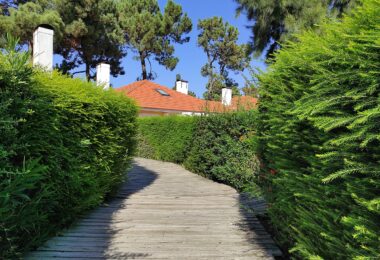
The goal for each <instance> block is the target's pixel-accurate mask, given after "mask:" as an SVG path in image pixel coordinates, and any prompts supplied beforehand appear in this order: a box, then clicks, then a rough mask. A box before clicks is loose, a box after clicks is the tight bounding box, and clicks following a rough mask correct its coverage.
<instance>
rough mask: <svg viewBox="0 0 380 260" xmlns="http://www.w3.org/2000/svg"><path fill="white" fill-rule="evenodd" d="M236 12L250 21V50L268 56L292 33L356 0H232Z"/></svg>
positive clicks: (333, 15)
mask: <svg viewBox="0 0 380 260" xmlns="http://www.w3.org/2000/svg"><path fill="white" fill-rule="evenodd" d="M235 1H236V2H237V3H238V8H237V14H238V15H239V14H241V13H244V14H246V15H247V18H248V19H249V20H250V21H252V22H253V25H252V34H253V38H252V39H253V41H252V43H251V48H252V50H253V51H254V52H255V53H256V54H257V55H261V54H262V53H265V54H266V56H267V57H270V56H271V55H272V54H273V52H275V51H276V50H277V49H279V48H280V46H281V44H282V43H284V42H285V41H287V40H289V39H291V40H294V39H295V38H294V36H292V35H294V34H295V33H298V32H300V31H302V30H304V29H307V28H317V27H316V25H318V24H320V23H321V22H322V20H323V19H324V18H325V17H340V16H341V15H342V13H343V12H345V11H346V10H348V9H350V8H351V7H352V6H353V4H354V3H355V2H358V1H357V0H298V1H294V0H235Z"/></svg>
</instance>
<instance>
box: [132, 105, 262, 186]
mask: <svg viewBox="0 0 380 260" xmlns="http://www.w3.org/2000/svg"><path fill="white" fill-rule="evenodd" d="M255 115H256V113H255V112H254V111H246V112H243V111H242V112H236V113H225V114H218V115H208V116H199V117H188V116H169V117H147V118H140V119H139V148H138V155H139V156H141V157H145V158H151V159H158V160H164V161H170V162H175V163H179V164H184V166H185V167H186V168H187V169H188V170H190V171H193V172H195V173H198V174H201V175H203V176H205V177H208V178H210V179H213V180H216V181H219V182H223V183H226V184H229V185H231V186H233V187H235V188H237V189H239V190H249V191H255V192H257V189H255V185H254V181H256V180H257V179H258V175H257V173H258V170H259V162H258V159H257V157H256V155H255V149H253V147H254V144H255V143H256V142H255V141H254V127H255V120H256V116H255Z"/></svg>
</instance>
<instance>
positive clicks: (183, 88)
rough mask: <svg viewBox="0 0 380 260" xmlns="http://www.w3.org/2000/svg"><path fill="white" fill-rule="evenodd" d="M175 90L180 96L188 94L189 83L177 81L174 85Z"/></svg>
mask: <svg viewBox="0 0 380 260" xmlns="http://www.w3.org/2000/svg"><path fill="white" fill-rule="evenodd" d="M175 87H176V90H177V91H178V92H180V93H182V94H185V95H187V94H189V82H187V81H185V80H177V81H176V83H175Z"/></svg>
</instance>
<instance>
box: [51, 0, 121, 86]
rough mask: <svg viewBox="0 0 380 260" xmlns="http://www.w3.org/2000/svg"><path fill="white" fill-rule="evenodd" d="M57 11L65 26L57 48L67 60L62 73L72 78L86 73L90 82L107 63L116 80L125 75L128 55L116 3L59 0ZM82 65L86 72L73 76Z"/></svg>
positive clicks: (102, 0)
mask: <svg viewBox="0 0 380 260" xmlns="http://www.w3.org/2000/svg"><path fill="white" fill-rule="evenodd" d="M55 8H56V10H57V11H58V12H59V14H60V16H61V17H62V20H63V22H64V23H65V30H64V35H63V40H62V41H61V42H60V44H59V46H58V47H57V53H58V54H61V55H62V56H63V58H64V61H63V63H62V64H61V65H60V66H58V67H59V69H61V70H62V71H63V72H64V73H68V72H71V74H76V73H83V72H84V73H85V75H86V78H87V80H90V79H94V78H95V72H93V69H95V68H96V65H97V64H98V63H100V62H107V63H109V64H110V65H111V74H112V75H113V76H117V75H123V74H124V69H123V68H122V67H121V59H122V58H123V57H124V56H125V55H126V53H125V51H124V49H123V43H124V39H123V37H122V30H121V27H120V25H119V21H118V17H117V16H118V9H117V5H116V3H115V1H112V0H79V1H71V0H58V1H57V2H56V6H55ZM81 65H84V67H85V69H84V71H75V72H73V70H74V69H76V68H78V67H80V66H81Z"/></svg>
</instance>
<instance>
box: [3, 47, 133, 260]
mask: <svg viewBox="0 0 380 260" xmlns="http://www.w3.org/2000/svg"><path fill="white" fill-rule="evenodd" d="M28 60H29V54H28V53H20V52H15V51H12V50H9V51H8V52H4V53H2V54H0V136H1V140H0V258H2V259H3V258H5V259H7V258H10V259H15V258H18V257H21V255H22V253H24V252H25V251H27V250H29V249H31V248H33V247H34V246H37V245H39V244H40V243H41V242H42V241H43V240H45V239H47V238H48V237H49V236H51V235H53V234H54V233H55V232H56V231H57V230H59V229H61V228H62V227H64V226H66V225H68V224H69V223H70V222H72V221H73V220H74V219H75V218H76V217H77V216H78V215H79V214H81V213H83V212H84V211H85V210H87V209H90V208H92V207H94V206H96V205H99V204H100V203H101V202H102V201H103V200H104V199H105V196H107V195H108V194H110V193H112V192H114V191H115V190H116V188H117V187H118V185H119V184H120V183H121V182H122V181H123V179H124V177H125V173H126V170H127V169H128V167H130V165H131V164H130V157H131V155H132V154H133V151H134V149H135V133H136V128H137V125H136V115H137V108H136V106H135V104H134V103H133V102H132V101H131V100H129V99H127V98H126V97H124V96H122V95H121V94H117V93H115V92H114V91H112V90H111V91H103V90H101V89H100V88H96V87H95V86H94V85H93V84H90V83H86V82H84V81H82V80H79V79H71V78H67V77H65V76H61V75H59V74H57V73H53V74H52V75H50V74H45V73H40V72H34V71H33V70H32V69H31V67H29V66H28V65H26V64H27V63H28Z"/></svg>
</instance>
